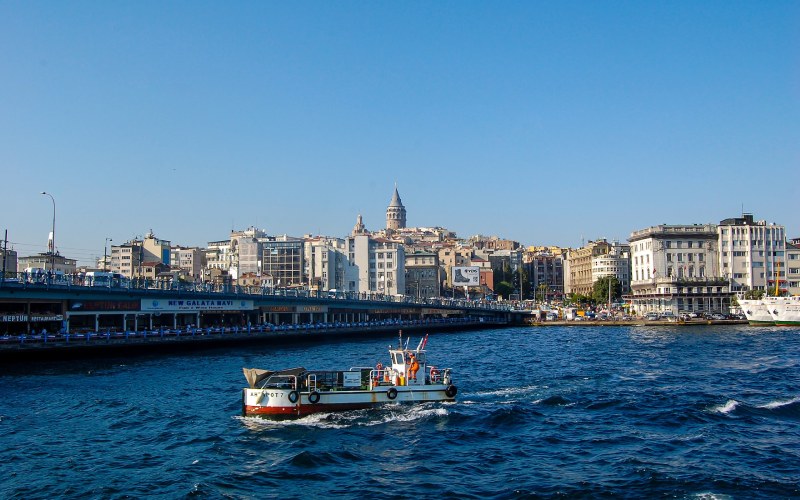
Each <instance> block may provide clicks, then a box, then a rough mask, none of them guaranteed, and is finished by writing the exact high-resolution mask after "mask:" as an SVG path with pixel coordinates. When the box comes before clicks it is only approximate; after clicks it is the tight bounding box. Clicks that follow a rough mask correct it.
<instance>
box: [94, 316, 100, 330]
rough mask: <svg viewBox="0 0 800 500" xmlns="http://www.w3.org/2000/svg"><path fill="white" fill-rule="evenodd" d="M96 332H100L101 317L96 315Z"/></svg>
mask: <svg viewBox="0 0 800 500" xmlns="http://www.w3.org/2000/svg"><path fill="white" fill-rule="evenodd" d="M94 331H96V332H98V331H100V315H99V314H95V315H94Z"/></svg>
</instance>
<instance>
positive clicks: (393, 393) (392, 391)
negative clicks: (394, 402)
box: [386, 387, 397, 399]
mask: <svg viewBox="0 0 800 500" xmlns="http://www.w3.org/2000/svg"><path fill="white" fill-rule="evenodd" d="M386 397H387V398H389V399H394V398H396V397H397V389H395V388H394V387H390V388H389V390H388V391H386Z"/></svg>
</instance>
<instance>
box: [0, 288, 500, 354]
mask: <svg viewBox="0 0 800 500" xmlns="http://www.w3.org/2000/svg"><path fill="white" fill-rule="evenodd" d="M513 320H514V311H513V310H512V309H511V307H509V306H508V305H506V304H504V303H502V302H494V301H483V300H474V301H473V300H456V299H448V298H441V297H437V298H416V297H408V296H389V295H381V294H374V293H355V292H342V291H325V292H319V291H315V290H311V291H309V290H303V289H278V288H265V287H239V286H231V285H224V284H220V285H211V284H199V285H196V284H188V283H187V284H184V283H181V284H175V283H169V284H166V283H147V282H143V283H136V282H132V281H124V282H123V281H119V282H113V281H108V282H103V283H87V282H85V281H82V280H69V279H63V278H62V277H59V278H58V279H49V278H40V279H30V278H25V279H5V280H0V356H2V357H3V358H6V359H11V360H14V359H31V358H56V359H60V358H65V357H74V356H85V355H97V354H101V355H106V354H110V353H116V352H117V351H119V352H120V353H126V352H133V351H134V350H139V351H148V352H149V351H153V350H158V351H163V350H174V349H191V348H193V347H197V346H210V345H214V346H218V345H221V344H234V343H244V342H260V341H269V340H273V341H274V340H276V339H289V338H297V337H302V338H306V339H309V340H312V339H328V338H330V337H332V336H343V335H347V336H353V335H370V334H372V335H375V334H386V333H389V332H393V333H396V332H397V331H398V330H401V329H402V330H404V331H405V330H409V331H415V330H418V331H424V332H428V331H437V330H447V329H468V328H489V327H498V326H505V325H509V324H511V323H512V322H513Z"/></svg>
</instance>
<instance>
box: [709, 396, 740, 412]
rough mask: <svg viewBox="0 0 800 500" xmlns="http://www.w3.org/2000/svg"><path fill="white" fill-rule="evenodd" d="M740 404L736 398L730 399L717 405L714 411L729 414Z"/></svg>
mask: <svg viewBox="0 0 800 500" xmlns="http://www.w3.org/2000/svg"><path fill="white" fill-rule="evenodd" d="M737 406H739V402H738V401H736V400H735V399H729V400H728V401H727V402H726V403H725V404H724V405H719V406H715V407H714V408H712V411H714V412H716V413H722V414H725V415H727V414H728V413H730V412H732V411H733V410H735V409H736V407H737Z"/></svg>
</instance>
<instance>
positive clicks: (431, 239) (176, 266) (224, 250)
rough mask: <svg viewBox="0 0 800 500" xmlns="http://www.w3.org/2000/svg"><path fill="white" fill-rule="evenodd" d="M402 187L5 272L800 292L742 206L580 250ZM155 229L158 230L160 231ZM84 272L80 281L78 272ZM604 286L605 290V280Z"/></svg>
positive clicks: (7, 258)
mask: <svg viewBox="0 0 800 500" xmlns="http://www.w3.org/2000/svg"><path fill="white" fill-rule="evenodd" d="M406 215H407V213H406V207H405V206H404V205H403V202H402V200H401V198H400V194H399V192H398V189H397V187H395V189H394V193H393V195H392V197H391V200H390V202H389V204H388V206H387V208H386V221H385V227H383V228H381V229H376V230H369V229H368V228H367V226H366V224H365V223H364V221H363V220H362V217H361V215H358V216H357V218H356V223H355V225H354V227H353V229H352V231H351V233H350V234H349V235H348V236H345V237H335V236H320V235H316V236H314V235H311V234H306V235H303V236H288V235H269V234H268V233H267V232H266V231H265V230H262V229H259V228H256V227H249V228H247V229H244V230H234V231H231V232H230V235H229V237H227V238H225V239H221V240H216V241H209V242H208V244H207V246H206V247H205V248H199V247H186V246H182V245H180V244H175V243H173V242H171V241H170V240H168V239H163V238H161V237H158V236H156V234H155V233H153V231H152V230H151V231H150V232H149V233H147V234H146V236H144V237H142V238H136V239H132V240H130V241H127V242H125V243H122V244H114V242H113V241H112V240H111V238H107V239H106V248H105V250H104V256H103V257H102V258H100V259H98V262H97V263H96V266H78V263H77V260H76V259H72V258H70V257H69V256H68V255H62V253H61V252H59V250H58V246H57V244H54V238H53V234H54V232H55V219H54V221H53V233H51V234H50V238H49V240H48V251H46V252H42V253H38V254H35V255H18V254H17V252H16V251H15V250H14V248H13V246H12V247H11V248H9V247H8V242H7V241H4V243H3V245H2V246H0V256H1V257H2V269H3V273H4V277H5V278H6V279H12V278H17V277H22V279H26V280H27V279H32V278H33V277H36V276H44V275H57V276H64V275H66V276H71V277H74V276H80V277H84V276H86V275H89V276H92V277H99V276H104V275H108V276H109V277H118V278H119V279H127V280H143V281H145V282H151V283H160V284H163V286H165V287H169V286H170V284H172V283H175V282H183V283H197V284H203V283H214V284H220V283H224V284H228V285H234V286H241V287H261V288H270V289H281V288H283V289H305V290H309V291H313V292H316V293H335V292H349V293H357V294H379V295H391V296H408V297H414V298H418V299H424V298H435V297H458V298H466V299H470V300H513V301H519V300H522V301H533V302H535V303H563V302H591V301H593V300H594V301H597V302H602V303H605V302H606V300H604V299H605V298H606V297H608V298H610V299H611V300H613V301H615V302H624V303H625V304H626V305H627V306H628V307H629V309H630V311H631V312H633V313H634V314H635V313H639V314H644V313H645V312H651V311H655V312H665V311H669V312H672V313H675V314H681V313H685V312H709V313H710V312H720V311H722V312H728V311H729V310H730V309H731V306H732V305H735V302H733V303H732V300H731V298H732V297H733V296H735V295H737V294H741V293H743V292H745V293H751V294H752V293H756V294H762V293H769V294H773V293H776V294H784V295H785V294H790V295H795V294H798V293H800V238H794V239H788V238H787V236H786V231H785V228H784V226H782V225H780V224H778V223H771V222H770V223H768V222H767V221H763V220H756V219H755V218H754V216H753V214H748V213H743V214H741V215H740V216H738V217H733V218H729V219H725V220H722V221H720V222H719V223H718V224H712V223H702V224H698V223H691V222H688V223H685V224H669V225H667V224H660V225H654V226H651V227H648V228H643V229H636V230H633V231H632V232H631V233H630V237H629V238H628V240H627V241H626V242H620V241H607V240H606V239H598V240H593V241H592V240H590V241H587V242H586V243H585V244H583V245H582V246H581V247H580V248H562V247H557V246H546V245H538V246H525V245H524V244H523V243H521V242H518V241H512V240H508V239H503V238H501V237H498V236H488V237H487V236H482V235H476V236H472V237H469V238H460V237H459V236H458V235H457V234H456V233H455V232H454V231H451V230H449V229H446V228H444V227H407V225H406V220H407V216H406ZM159 236H160V235H159ZM82 279H83V278H82ZM609 288H610V289H609Z"/></svg>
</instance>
